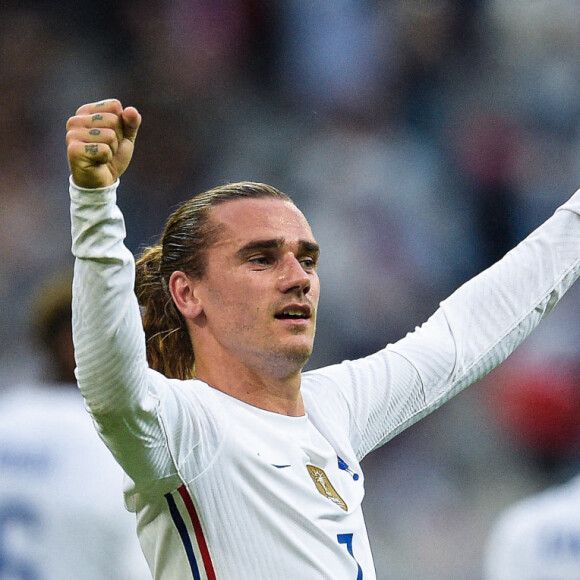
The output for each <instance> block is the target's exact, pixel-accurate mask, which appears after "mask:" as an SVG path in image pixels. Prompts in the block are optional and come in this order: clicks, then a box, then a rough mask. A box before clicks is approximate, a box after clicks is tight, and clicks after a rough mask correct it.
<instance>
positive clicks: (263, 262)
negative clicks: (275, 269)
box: [248, 254, 272, 266]
mask: <svg viewBox="0 0 580 580" xmlns="http://www.w3.org/2000/svg"><path fill="white" fill-rule="evenodd" d="M248 262H249V263H250V264H254V265H255V266H269V265H270V264H271V263H272V259H271V258H270V257H269V256H265V255H263V254H260V255H258V256H252V257H251V258H248Z"/></svg>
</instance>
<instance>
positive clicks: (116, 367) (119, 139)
mask: <svg viewBox="0 0 580 580" xmlns="http://www.w3.org/2000/svg"><path fill="white" fill-rule="evenodd" d="M140 122H141V117H140V115H139V113H138V112H137V110H136V109H134V108H131V107H129V108H126V109H124V108H123V107H122V105H121V103H120V102H119V101H116V100H109V101H103V102H100V103H94V104H88V105H84V106H83V107H81V108H80V109H78V111H77V113H76V115H75V116H74V117H71V119H70V120H69V121H68V124H67V130H68V131H67V145H68V160H69V164H70V169H71V183H70V196H71V225H72V251H73V254H74V256H75V272H74V280H73V339H74V345H75V359H76V365H77V368H76V371H75V372H76V376H77V382H78V385H79V388H80V390H81V392H82V394H83V396H84V398H85V401H86V405H87V408H88V410H89V412H90V413H91V415H92V416H93V418H94V419H95V421H96V423H97V425H98V431H99V433H100V435H101V437H102V438H103V439H104V441H105V443H106V444H107V446H108V447H109V449H110V450H111V451H112V452H113V454H114V455H115V457H116V458H117V460H118V461H119V463H120V464H121V465H122V466H123V468H124V469H125V471H126V472H127V473H128V474H129V475H130V476H131V477H132V478H133V480H135V482H136V483H139V482H141V483H143V484H144V485H148V484H149V483H151V482H155V481H156V480H157V479H158V478H159V477H160V474H162V476H163V477H166V476H168V475H171V474H172V473H173V472H174V471H173V466H172V462H171V458H170V454H169V453H168V452H163V451H162V450H165V451H166V449H167V441H166V438H165V436H164V433H163V431H162V429H161V428H160V426H159V420H158V413H159V397H157V396H156V395H155V393H156V392H161V391H163V385H164V383H163V378H162V377H160V376H159V375H157V374H155V373H152V371H150V370H149V369H148V365H147V359H146V355H145V336H144V332H143V326H142V322H141V315H140V311H139V306H138V304H137V298H136V296H135V293H134V284H135V261H134V258H133V255H132V254H131V252H130V251H129V250H128V249H127V248H126V246H125V245H124V238H125V225H124V220H123V215H122V214H121V211H120V210H119V208H118V207H117V205H116V191H117V185H118V178H119V176H120V175H121V174H122V173H123V172H124V171H125V170H126V169H127V167H128V165H129V162H130V160H131V157H132V154H133V148H134V142H135V138H136V135H137V130H138V128H139V125H140Z"/></svg>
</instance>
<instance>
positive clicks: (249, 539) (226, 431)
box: [70, 181, 580, 580]
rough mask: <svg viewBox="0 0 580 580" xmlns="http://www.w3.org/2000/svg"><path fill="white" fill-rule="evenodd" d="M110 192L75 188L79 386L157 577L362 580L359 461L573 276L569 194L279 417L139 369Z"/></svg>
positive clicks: (441, 398) (524, 324)
mask: <svg viewBox="0 0 580 580" xmlns="http://www.w3.org/2000/svg"><path fill="white" fill-rule="evenodd" d="M117 185H118V184H115V185H113V186H112V187H109V188H104V189H100V190H81V189H79V188H77V187H75V186H74V184H72V181H71V187H70V193H71V200H72V235H73V253H74V254H75V256H76V265H75V279H74V288H73V293H74V301H73V312H74V314H73V325H74V340H75V347H76V357H77V378H78V383H79V386H80V389H81V391H82V393H83V395H84V397H85V399H86V402H87V406H88V408H89V410H90V412H91V414H92V415H93V417H94V418H95V420H96V423H97V425H98V428H99V432H100V435H101V437H102V438H103V439H104V441H105V443H106V444H107V445H108V446H109V448H110V449H111V451H112V452H113V454H114V455H115V456H116V458H117V460H118V461H119V462H120V464H121V465H122V466H123V468H124V469H125V471H126V473H127V475H128V485H127V487H126V503H127V505H128V507H129V508H130V509H132V510H135V511H136V512H137V520H138V526H137V527H138V534H139V539H140V541H141V545H142V547H143V550H144V552H145V554H146V556H147V559H148V561H149V564H150V567H151V569H152V572H153V575H154V578H155V579H158V580H160V579H163V580H174V579H176V578H179V579H180V580H185V579H187V578H193V579H210V580H211V579H214V578H215V579H219V580H249V579H252V580H256V579H269V580H283V579H288V580H290V579H296V578H307V579H308V580H318V579H326V580H360V579H364V580H369V579H374V578H375V571H374V567H373V562H372V555H371V550H370V546H369V542H368V539H367V534H366V530H365V524H364V519H363V514H362V510H361V502H362V499H363V495H364V477H363V474H362V473H361V469H360V465H359V461H360V460H361V459H362V458H363V457H364V456H365V455H366V454H367V453H368V452H370V451H372V450H373V449H374V448H376V447H378V446H380V445H382V444H383V443H385V442H386V441H388V440H389V439H391V438H392V437H393V436H394V435H396V434H397V433H399V432H400V431H402V430H403V429H405V428H406V427H408V426H409V425H411V424H413V423H414V422H416V421H417V420H419V419H420V418H422V417H423V416H425V415H427V414H428V413H430V412H431V411H433V410H435V409H436V408H438V407H439V406H440V405H441V404H442V403H444V402H445V401H446V400H448V399H449V398H450V397H452V396H453V395H454V394H456V393H457V392H459V391H460V390H461V389H463V388H464V387H466V386H467V385H469V384H471V383H473V382H474V381H475V380H477V379H478V378H480V377H481V376H483V375H484V374H485V373H487V372H489V371H490V370H491V369H492V368H493V367H495V366H496V365H497V364H499V363H500V362H501V361H503V360H504V359H505V358H506V357H507V356H508V355H509V354H510V353H511V352H512V351H513V350H514V349H515V348H516V347H517V346H518V345H519V344H520V343H521V342H522V341H523V340H524V338H525V337H526V336H527V335H528V334H529V333H530V332H531V331H532V329H533V328H534V327H535V326H536V325H537V324H538V323H539V322H540V321H541V320H542V318H543V317H544V316H545V315H546V314H547V313H548V312H549V311H550V310H551V309H552V308H553V306H554V305H555V304H556V302H558V300H559V299H560V297H561V296H562V295H563V294H564V292H565V291H566V290H567V289H568V288H569V287H570V286H571V284H572V283H573V282H574V280H575V279H576V278H577V276H578V274H579V272H580V217H579V215H578V214H579V213H580V193H577V194H576V195H575V196H574V197H573V198H572V199H571V200H570V201H569V202H567V203H566V204H565V205H563V206H562V207H561V208H560V209H559V210H558V211H556V213H555V214H554V215H553V216H552V217H551V218H550V219H549V220H548V221H547V222H546V223H545V224H544V225H543V226H541V227H540V228H539V229H538V230H536V231H535V232H534V233H533V234H531V235H530V236H529V237H528V238H527V239H526V240H525V241H524V242H522V243H521V244H520V245H519V246H517V247H516V248H515V249H514V250H512V252H510V253H508V254H507V255H506V256H505V258H503V259H502V260H501V261H500V262H499V263H498V264H496V265H495V266H493V267H492V268H490V269H488V270H486V271H485V272H483V273H482V274H480V275H479V276H477V277H476V278H474V279H473V280H472V281H470V282H468V283H467V284H465V285H463V286H462V287H461V288H460V289H459V290H457V291H456V292H455V293H454V294H452V295H451V297H450V298H448V299H447V300H446V301H444V302H443V303H442V304H441V306H440V308H439V309H438V310H437V311H436V313H435V314H434V315H433V316H432V317H431V318H430V319H429V320H428V321H427V322H426V323H425V324H424V325H423V326H422V327H420V328H418V329H416V330H415V331H414V332H412V333H410V334H409V335H407V336H406V337H405V338H403V339H402V340H400V341H399V342H397V343H395V344H392V345H389V346H387V347H386V348H385V349H383V350H381V351H379V352H377V353H375V354H373V355H371V356H368V357H366V358H363V359H360V360H355V361H345V362H343V363H341V364H338V365H334V366H330V367H327V368H322V369H320V370H315V371H310V372H307V373H304V374H303V378H302V386H301V388H302V394H303V399H304V405H305V409H306V414H305V415H304V416H303V417H286V416H282V415H278V414H275V413H271V412H268V411H264V410H261V409H257V408H254V407H252V406H250V405H247V404H245V403H243V402H241V401H238V400H236V399H234V398H232V397H229V396H228V395H226V394H224V393H222V392H219V391H217V390H215V389H213V388H211V387H210V386H208V385H206V384H204V383H203V382H201V381H199V380H189V381H179V380H175V379H167V378H166V377H164V376H162V375H161V374H159V373H157V372H155V371H153V370H151V369H149V368H148V365H147V361H146V354H145V339H144V332H143V329H142V324H141V318H140V311H139V307H138V304H137V300H136V298H135V295H134V293H133V284H134V270H135V268H134V259H133V256H132V255H131V253H130V252H129V251H128V249H127V248H126V247H125V246H124V243H123V239H124V235H125V231H124V223H123V217H122V215H121V212H120V210H119V209H118V207H117V206H116V189H117Z"/></svg>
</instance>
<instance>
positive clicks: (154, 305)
mask: <svg viewBox="0 0 580 580" xmlns="http://www.w3.org/2000/svg"><path fill="white" fill-rule="evenodd" d="M161 256H162V247H161V245H157V246H152V247H150V248H146V249H145V251H144V252H143V254H142V255H141V257H140V258H139V259H138V260H137V262H136V278H135V293H136V295H137V299H138V301H139V305H140V306H141V310H142V318H143V328H144V329H145V339H146V341H147V361H148V363H149V366H150V367H151V368H152V369H155V370H156V371H159V372H160V373H163V374H164V375H165V376H167V377H169V378H176V379H191V378H193V375H194V354H193V348H192V345H191V339H190V338H189V333H188V331H187V326H186V324H185V320H184V319H183V316H182V315H181V313H180V312H179V310H177V308H176V306H175V304H174V302H173V299H172V297H171V294H170V293H169V290H168V288H167V281H166V280H165V279H164V278H163V276H162V274H161V271H160V264H161Z"/></svg>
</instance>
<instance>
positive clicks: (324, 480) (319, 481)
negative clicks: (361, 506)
mask: <svg viewBox="0 0 580 580" xmlns="http://www.w3.org/2000/svg"><path fill="white" fill-rule="evenodd" d="M306 469H308V473H309V475H310V477H311V478H312V481H313V482H314V485H315V486H316V489H317V490H318V491H319V492H320V493H321V494H322V495H323V496H324V497H327V498H328V499H329V500H330V501H332V502H333V503H335V504H336V505H337V506H339V507H340V508H342V509H343V510H344V511H347V510H348V506H347V505H346V502H345V501H344V500H343V499H342V498H341V497H340V495H338V492H337V491H336V489H334V486H333V485H332V483H330V480H329V479H328V476H327V475H326V473H324V470H322V469H320V467H315V466H314V465H306Z"/></svg>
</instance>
